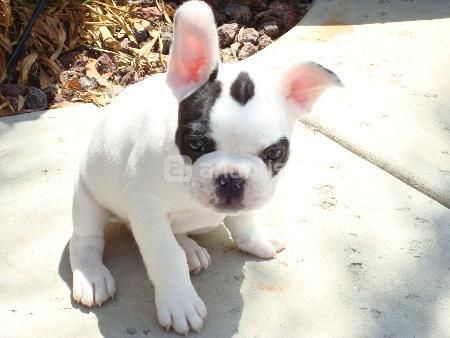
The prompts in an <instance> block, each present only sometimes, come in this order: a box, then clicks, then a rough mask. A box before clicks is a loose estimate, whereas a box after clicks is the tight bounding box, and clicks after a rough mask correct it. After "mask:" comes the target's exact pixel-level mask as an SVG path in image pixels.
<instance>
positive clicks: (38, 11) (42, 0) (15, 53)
mask: <svg viewBox="0 0 450 338" xmlns="http://www.w3.org/2000/svg"><path fill="white" fill-rule="evenodd" d="M45 2H46V0H40V1H39V3H38V5H37V6H36V9H35V10H34V13H33V16H32V17H31V19H30V21H29V22H28V25H27V27H26V28H25V30H24V32H23V33H22V36H21V37H20V39H19V42H17V45H16V47H15V48H14V50H13V52H12V53H11V56H10V57H9V59H8V63H7V64H6V70H7V71H8V70H9V68H10V67H11V66H12V65H13V64H14V61H15V60H16V58H17V56H18V55H19V53H20V51H21V50H22V47H23V45H24V43H25V41H27V39H28V36H29V35H30V33H31V30H32V29H33V26H34V23H35V22H36V19H37V18H38V17H39V14H41V12H42V9H43V8H44V6H45Z"/></svg>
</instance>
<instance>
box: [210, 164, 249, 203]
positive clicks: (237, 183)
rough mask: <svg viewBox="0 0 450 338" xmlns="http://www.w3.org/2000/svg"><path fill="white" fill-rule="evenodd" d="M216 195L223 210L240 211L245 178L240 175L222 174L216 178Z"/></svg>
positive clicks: (234, 173)
mask: <svg viewBox="0 0 450 338" xmlns="http://www.w3.org/2000/svg"><path fill="white" fill-rule="evenodd" d="M215 184H216V195H217V197H218V199H219V203H218V204H219V206H220V207H222V208H227V209H229V208H231V209H238V208H240V207H242V205H241V204H242V198H243V196H244V189H245V178H243V177H242V176H240V175H239V174H238V173H236V172H233V173H231V174H222V175H219V176H217V177H216V178H215Z"/></svg>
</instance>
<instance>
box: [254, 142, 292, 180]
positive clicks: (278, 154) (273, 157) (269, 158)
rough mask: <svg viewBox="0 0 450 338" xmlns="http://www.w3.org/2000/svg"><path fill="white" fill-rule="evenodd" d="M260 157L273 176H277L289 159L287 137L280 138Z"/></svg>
mask: <svg viewBox="0 0 450 338" xmlns="http://www.w3.org/2000/svg"><path fill="white" fill-rule="evenodd" d="M259 156H260V157H261V159H262V160H263V161H264V163H265V164H266V165H267V167H268V168H269V169H270V170H271V171H272V175H273V176H275V175H277V174H278V173H279V172H280V170H281V169H283V167H284V166H285V165H286V162H287V160H288V158H289V140H288V139H287V138H286V137H282V138H280V139H279V140H278V141H277V142H275V143H273V144H271V145H270V146H268V147H267V148H265V149H264V150H263V151H262V152H261V153H260V155H259Z"/></svg>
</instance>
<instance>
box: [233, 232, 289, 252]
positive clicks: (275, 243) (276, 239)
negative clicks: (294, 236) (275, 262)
mask: <svg viewBox="0 0 450 338" xmlns="http://www.w3.org/2000/svg"><path fill="white" fill-rule="evenodd" d="M236 245H237V247H238V248H239V249H241V250H242V251H244V252H247V253H250V254H252V255H254V256H256V257H259V258H273V257H275V256H276V255H277V252H280V251H282V250H283V249H285V248H286V241H285V240H284V238H283V237H282V236H281V235H279V234H278V233H276V232H275V231H273V230H272V229H269V228H266V229H264V233H262V234H259V235H258V236H255V237H254V238H251V239H249V240H245V241H236Z"/></svg>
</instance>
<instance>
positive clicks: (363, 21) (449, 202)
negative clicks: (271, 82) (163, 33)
mask: <svg viewBox="0 0 450 338" xmlns="http://www.w3.org/2000/svg"><path fill="white" fill-rule="evenodd" d="M444 32H450V2H449V1H447V0H434V1H420V0H412V1H372V0H346V1H343V0H341V1H339V0H336V1H328V0H317V1H316V2H315V4H314V6H313V7H312V9H311V10H310V11H309V12H308V14H307V15H306V16H305V17H304V19H303V20H302V21H301V22H300V24H299V25H298V26H297V27H295V28H294V29H292V30H291V31H290V32H288V33H287V34H286V35H285V36H284V37H283V38H282V39H279V40H278V41H277V42H276V43H274V44H272V45H271V46H269V47H268V48H266V49H264V50H263V51H262V52H261V53H258V54H256V55H255V56H254V57H252V58H250V59H248V62H262V63H269V64H270V65H269V66H270V67H272V68H279V67H283V66H284V65H286V64H287V63H292V62H296V61H299V60H314V61H318V62H320V63H322V64H324V65H325V66H327V67H329V68H330V69H332V70H334V71H336V73H337V74H339V76H340V77H341V78H342V81H343V82H344V84H345V88H344V89H336V90H330V91H329V92H328V93H327V94H326V96H325V97H324V98H323V99H322V100H321V101H320V103H319V104H318V105H317V106H316V109H315V113H314V114H313V115H312V116H309V117H308V118H306V119H305V123H307V124H309V125H311V126H314V127H316V128H317V129H319V130H320V131H321V132H322V133H323V134H325V135H327V136H329V137H330V138H332V139H333V140H335V141H337V142H339V143H340V144H342V145H343V146H344V147H346V148H347V149H349V150H351V151H353V152H355V153H356V154H357V155H358V156H361V157H363V158H365V159H367V160H369V161H371V162H372V163H374V164H376V165H377V166H379V167H380V168H382V169H383V170H386V171H388V172H389V173H391V174H392V175H394V176H396V177H397V178H399V179H401V180H402V181H404V182H406V183H407V184H409V185H411V186H414V187H415V188H416V189H418V190H420V191H422V192H423V193H425V194H427V195H428V196H430V197H432V198H433V199H435V200H437V201H439V202H440V203H441V204H443V205H445V206H446V207H450V149H449V144H450V96H449V95H448V93H449V91H450V81H448V79H449V78H450V57H449V55H450V39H449V38H448V34H445V33H444ZM266 68H267V66H266Z"/></svg>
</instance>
